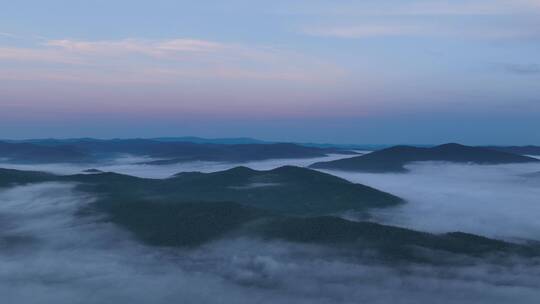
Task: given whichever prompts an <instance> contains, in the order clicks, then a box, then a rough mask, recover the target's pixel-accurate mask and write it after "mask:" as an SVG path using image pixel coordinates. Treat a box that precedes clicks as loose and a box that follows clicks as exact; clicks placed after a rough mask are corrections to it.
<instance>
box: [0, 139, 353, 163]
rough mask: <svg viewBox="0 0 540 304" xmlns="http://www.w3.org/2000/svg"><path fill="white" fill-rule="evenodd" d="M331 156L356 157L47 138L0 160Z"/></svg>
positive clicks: (2, 151)
mask: <svg viewBox="0 0 540 304" xmlns="http://www.w3.org/2000/svg"><path fill="white" fill-rule="evenodd" d="M329 153H343V154H354V152H351V151H346V150H341V149H336V148H315V147H305V146H300V145H296V144H286V143H283V144H280V143H277V144H210V143H192V142H179V141H158V140H149V139H112V140H99V139H91V138H82V139H68V140H58V139H44V140H30V141H28V142H24V143H18V142H9V143H8V142H0V158H6V159H8V161H12V162H26V163H55V162H88V163H90V162H97V161H99V160H103V159H112V158H115V157H117V156H119V155H124V154H130V155H136V156H148V157H151V158H157V159H160V160H157V161H151V162H149V164H155V165H160V164H170V163H178V162H187V161H224V162H244V161H254V160H265V159H273V158H310V157H322V156H325V155H327V154H329Z"/></svg>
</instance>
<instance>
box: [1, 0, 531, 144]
mask: <svg viewBox="0 0 540 304" xmlns="http://www.w3.org/2000/svg"><path fill="white" fill-rule="evenodd" d="M539 93H540V1H539V0H513V1H509V0H490V1H487V0H471V1H461V0H454V1H418V0H411V1H403V0H402V1H389V0H382V1H343V0H337V1H316V0H315V1H313V0H312V1H307V0H306V1H295V0H289V1H279V0H278V1H272V2H271V3H270V2H268V1H236V0H232V1H204V0H203V1H189V2H188V1H159V0H158V1H101V0H97V1H55V0H49V1H25V0H19V1H6V3H2V9H1V10H0V109H1V111H0V126H1V128H0V137H1V138H27V137H78V136H95V137H133V136H144V137H146V136H177V135H178V136H180V135H198V136H209V137H230V136H251V137H258V138H263V139H271V140H287V141H289V140H291V141H317V142H340V143H345V142H347V143H442V142H447V141H459V142H463V143H470V144H486V143H489V144H540V132H538V131H537V130H539V129H540V94H539ZM66 125H67V126H69V127H66Z"/></svg>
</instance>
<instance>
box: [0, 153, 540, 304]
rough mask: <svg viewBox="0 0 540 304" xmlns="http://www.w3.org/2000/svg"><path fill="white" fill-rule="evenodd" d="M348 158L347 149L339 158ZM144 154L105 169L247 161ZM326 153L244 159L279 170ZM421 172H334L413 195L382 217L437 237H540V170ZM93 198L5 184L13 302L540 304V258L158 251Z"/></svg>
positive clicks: (201, 167)
mask: <svg viewBox="0 0 540 304" xmlns="http://www.w3.org/2000/svg"><path fill="white" fill-rule="evenodd" d="M338 157H343V156H331V157H329V158H328V159H335V158H338ZM134 160H135V159H129V160H128V159H123V160H120V161H118V162H117V163H115V164H103V167H101V169H105V170H107V171H117V170H113V168H121V170H124V171H121V170H118V171H120V172H122V173H127V174H133V175H137V176H146V177H166V176H170V175H171V174H174V173H177V172H179V171H203V172H212V171H219V170H224V169H227V168H230V167H234V166H235V165H238V164H224V163H201V162H195V163H189V164H180V165H171V166H148V165H137V164H133V162H134ZM320 160H321V158H317V159H302V160H271V161H263V162H252V163H244V164H242V165H247V166H249V167H252V168H254V169H271V168H275V167H278V166H281V165H284V164H291V165H300V166H305V165H308V164H310V163H312V162H315V161H320ZM135 161H137V162H138V161H139V160H138V159H136V160H135ZM0 166H1V167H4V166H3V165H0ZM13 166H15V165H13ZM13 166H12V167H13ZM17 168H18V169H32V170H45V171H52V172H55V173H76V172H79V171H80V170H83V169H88V168H81V167H78V166H75V165H65V166H64V165H58V164H55V165H41V166H31V167H21V165H17ZM98 168H99V167H98ZM107 168H108V169H107ZM408 168H409V169H410V172H409V173H404V174H365V173H350V172H338V171H332V172H330V171H328V172H329V173H332V174H335V175H338V176H341V177H343V178H346V179H348V180H351V181H353V182H359V183H363V184H366V185H369V186H372V187H376V188H378V189H381V190H384V191H387V192H390V193H393V194H396V195H398V196H401V197H403V198H405V199H406V200H407V204H405V205H403V206H400V207H396V208H388V209H384V210H381V211H377V212H375V213H374V216H373V220H376V221H380V222H383V223H389V224H394V225H399V226H405V227H411V228H414V229H419V230H423V231H430V232H447V231H457V230H459V231H465V232H473V233H478V234H481V235H487V236H493V237H499V238H505V239H513V240H514V239H515V240H521V239H536V240H538V239H540V237H539V235H540V234H539V232H540V220H539V219H538V216H537V215H538V214H540V201H539V198H540V180H539V179H536V178H532V177H529V176H527V174H528V173H532V172H538V171H540V166H539V165H536V164H535V165H531V164H521V165H497V166H478V165H467V164H444V163H418V164H412V165H409V166H408ZM94 199H95V198H93V197H92V196H91V195H89V194H87V193H81V192H78V191H77V190H76V188H75V185H73V184H70V183H41V184H32V185H26V186H16V187H11V188H4V189H0V295H1V298H2V302H4V301H5V303H21V304H34V303H35V304H41V303H59V304H64V303H66V304H67V303H81V304H87V303H88V304H94V303H96V304H97V303H135V304H137V303H158V304H160V303H171V302H181V303H363V302H368V303H411V304H412V303H442V304H446V303H535V302H536V301H537V300H538V299H539V298H540V267H539V266H538V265H539V263H540V262H539V261H537V260H535V259H523V258H517V257H508V258H507V259H505V260H500V259H498V258H488V259H482V260H479V259H473V258H466V257H460V256H458V257H455V260H456V264H455V265H446V266H434V265H430V266H428V265H416V264H409V265H399V266H397V265H387V264H383V263H379V262H374V260H373V259H367V258H366V259H363V258H358V257H355V258H351V256H350V255H343V254H340V253H337V252H335V251H333V250H331V249H329V248H323V247H318V246H312V245H301V244H292V243H284V242H275V241H272V242H270V241H262V240H256V239H246V238H236V239H224V240H220V241H216V242H212V243H209V244H206V245H204V246H202V247H199V248H196V249H189V250H187V249H165V248H155V247H148V246H146V245H143V244H141V243H140V242H138V241H137V240H136V239H134V238H133V237H132V235H131V234H130V233H129V232H127V231H125V230H123V229H122V228H121V227H117V226H115V225H113V224H110V223H108V222H106V221H103V219H102V218H101V217H100V216H99V215H92V216H81V215H80V214H78V211H79V210H80V209H81V208H84V207H85V206H86V205H88V204H90V203H92V202H93V201H94ZM434 254H435V253H434Z"/></svg>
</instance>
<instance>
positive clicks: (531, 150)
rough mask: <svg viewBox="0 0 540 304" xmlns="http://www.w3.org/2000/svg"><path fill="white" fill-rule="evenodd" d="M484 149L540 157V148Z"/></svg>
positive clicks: (495, 147) (497, 147) (500, 147)
mask: <svg viewBox="0 0 540 304" xmlns="http://www.w3.org/2000/svg"><path fill="white" fill-rule="evenodd" d="M484 148H487V149H490V150H497V151H502V152H508V153H514V154H521V155H540V146H486V147H484Z"/></svg>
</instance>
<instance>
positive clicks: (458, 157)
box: [310, 143, 539, 172]
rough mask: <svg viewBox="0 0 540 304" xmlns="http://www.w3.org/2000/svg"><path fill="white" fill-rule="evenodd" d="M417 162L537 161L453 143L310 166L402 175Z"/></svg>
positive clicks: (391, 150)
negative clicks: (409, 164) (406, 167)
mask: <svg viewBox="0 0 540 304" xmlns="http://www.w3.org/2000/svg"><path fill="white" fill-rule="evenodd" d="M419 161H445V162H457V163H475V164H506V163H526V162H538V161H539V160H537V159H535V158H531V157H526V156H522V155H517V154H511V153H507V152H501V151H496V150H490V149H486V148H480V147H470V146H464V145H460V144H455V143H449V144H444V145H440V146H435V147H431V148H421V147H412V146H395V147H391V148H387V149H383V150H379V151H375V152H372V153H369V154H365V155H361V156H356V157H352V158H345V159H339V160H335V161H329V162H318V163H314V164H312V165H310V168H316V169H334V170H344V171H363V172H405V171H407V170H406V169H405V165H406V164H407V163H411V162H419Z"/></svg>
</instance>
